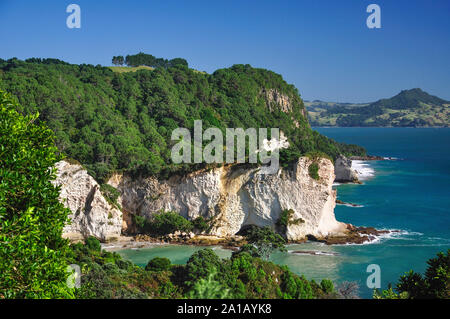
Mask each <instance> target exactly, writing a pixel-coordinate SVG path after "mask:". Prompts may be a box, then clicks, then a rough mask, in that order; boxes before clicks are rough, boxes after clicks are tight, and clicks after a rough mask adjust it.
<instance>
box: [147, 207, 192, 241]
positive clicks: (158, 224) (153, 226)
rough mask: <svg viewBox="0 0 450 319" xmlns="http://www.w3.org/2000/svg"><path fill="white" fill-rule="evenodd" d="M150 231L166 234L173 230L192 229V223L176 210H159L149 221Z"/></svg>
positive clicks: (184, 230) (186, 230) (185, 230)
mask: <svg viewBox="0 0 450 319" xmlns="http://www.w3.org/2000/svg"><path fill="white" fill-rule="evenodd" d="M148 228H149V230H150V232H152V233H154V234H156V235H166V234H170V233H173V232H175V231H177V230H178V231H182V232H189V231H191V230H192V229H193V226H192V223H191V222H190V221H188V220H187V219H186V218H184V217H183V216H181V215H179V214H177V213H176V212H171V211H169V212H160V213H157V214H155V215H154V216H153V218H152V220H151V221H150V222H149V225H148Z"/></svg>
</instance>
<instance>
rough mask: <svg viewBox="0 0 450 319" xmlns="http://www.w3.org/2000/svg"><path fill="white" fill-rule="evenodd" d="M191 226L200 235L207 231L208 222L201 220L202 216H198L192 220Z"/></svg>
mask: <svg viewBox="0 0 450 319" xmlns="http://www.w3.org/2000/svg"><path fill="white" fill-rule="evenodd" d="M192 225H193V227H194V229H196V230H198V231H199V232H201V233H204V232H206V231H208V229H209V221H208V220H206V219H205V218H203V217H202V216H199V217H197V218H195V219H194V220H192Z"/></svg>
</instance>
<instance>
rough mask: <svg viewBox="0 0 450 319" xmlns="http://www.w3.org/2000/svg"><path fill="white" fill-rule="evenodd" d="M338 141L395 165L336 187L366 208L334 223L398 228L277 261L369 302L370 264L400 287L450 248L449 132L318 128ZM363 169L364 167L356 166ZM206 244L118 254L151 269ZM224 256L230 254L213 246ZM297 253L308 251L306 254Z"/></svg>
mask: <svg viewBox="0 0 450 319" xmlns="http://www.w3.org/2000/svg"><path fill="white" fill-rule="evenodd" d="M316 130H317V131H319V132H320V133H322V134H324V135H326V136H328V137H331V138H333V139H335V140H337V141H339V142H347V143H353V144H359V145H362V146H364V147H366V149H367V150H368V153H369V154H371V155H380V156H384V157H393V158H397V159H396V160H386V161H370V162H364V163H363V164H366V165H365V166H363V167H364V168H365V169H366V172H368V171H367V169H372V170H373V171H374V172H373V176H368V177H367V179H363V182H364V184H363V185H355V184H345V185H337V186H335V188H336V189H337V190H338V199H340V200H342V201H344V202H348V203H354V204H358V205H361V206H360V207H350V206H346V205H337V206H336V209H335V214H336V218H337V219H338V220H339V221H343V222H347V223H351V224H354V225H357V226H373V227H376V228H378V229H397V230H400V232H398V233H391V234H388V235H386V236H382V237H380V238H378V239H377V240H376V241H374V242H372V243H368V244H363V245H335V246H327V245H325V244H321V243H313V242H308V243H304V244H299V245H289V246H288V252H287V253H281V252H277V253H274V254H273V255H272V256H271V260H272V261H273V262H275V263H277V264H281V265H287V266H289V268H290V269H291V270H292V271H293V272H295V273H297V274H303V275H305V277H306V278H308V279H315V280H316V281H320V280H321V279H323V278H329V279H331V280H333V281H334V282H336V283H340V282H343V281H356V282H358V284H359V287H360V289H359V295H360V296H361V297H362V298H371V296H372V289H369V288H368V287H367V286H366V279H367V276H368V275H370V274H369V273H367V272H366V269H367V266H368V265H370V264H378V265H379V266H380V268H381V285H382V288H386V287H387V285H388V283H393V284H394V283H396V282H397V280H398V277H399V276H400V275H402V274H403V273H404V272H406V271H408V270H410V269H414V270H415V271H418V272H424V271H425V269H426V266H427V264H426V260H427V259H429V258H432V257H434V256H435V255H436V253H438V252H439V251H446V250H447V249H450V197H449V194H450V184H449V181H450V129H448V128H414V129H413V128H316ZM358 165H359V167H361V163H358ZM203 248H204V247H195V246H181V245H158V246H154V247H150V248H142V249H124V250H119V251H118V253H120V254H121V255H122V256H123V257H124V258H127V259H129V260H131V261H133V262H134V263H136V264H138V265H140V266H145V265H146V264H147V262H148V260H150V259H152V258H153V257H156V256H159V257H167V258H169V259H170V260H171V261H172V262H173V263H176V264H182V263H185V262H186V261H187V260H188V258H189V256H190V255H192V253H194V252H195V251H197V250H199V249H203ZM213 249H214V250H215V251H216V253H217V254H218V255H219V256H220V257H223V258H225V257H229V256H230V255H231V251H230V250H225V249H222V248H220V247H213ZM296 251H306V252H305V253H304V254H300V253H296Z"/></svg>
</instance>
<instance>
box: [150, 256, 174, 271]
mask: <svg viewBox="0 0 450 319" xmlns="http://www.w3.org/2000/svg"><path fill="white" fill-rule="evenodd" d="M171 264H172V263H171V262H170V260H169V259H168V258H161V257H155V258H153V259H152V260H150V261H149V262H148V264H147V266H145V270H148V271H163V270H169V269H170V266H171Z"/></svg>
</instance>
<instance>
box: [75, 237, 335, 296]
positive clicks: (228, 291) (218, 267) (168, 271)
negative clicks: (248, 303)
mask: <svg viewBox="0 0 450 319" xmlns="http://www.w3.org/2000/svg"><path fill="white" fill-rule="evenodd" d="M70 251H71V254H70V258H69V262H70V263H75V264H78V265H80V267H81V269H82V276H81V288H78V289H75V294H76V297H77V298H83V299H84V298H114V299H115V298H136V299H140V298H195V299H199V298H200V299H203V298H247V299H260V298H270V299H276V298H289V299H291V298H325V297H330V296H331V298H335V297H336V295H333V294H330V291H333V289H334V287H333V286H332V285H333V284H332V283H331V282H329V284H328V285H326V284H323V283H322V284H321V285H318V284H316V283H315V282H314V281H308V280H306V279H305V278H303V277H299V276H297V275H296V274H293V273H291V272H290V271H289V270H288V269H287V267H285V266H284V267H280V266H278V265H276V264H274V263H272V262H268V261H264V260H262V259H260V258H256V257H252V256H251V255H250V254H248V253H247V252H246V251H242V252H241V253H237V254H233V256H232V257H231V258H225V259H221V258H219V256H217V255H216V254H215V252H214V251H213V250H211V249H202V250H199V251H197V252H196V253H194V254H193V255H192V256H191V257H190V258H189V260H188V262H187V263H186V264H185V265H170V261H168V259H166V258H154V259H152V260H151V261H150V262H149V263H148V265H147V267H146V269H143V268H142V267H138V266H136V265H134V264H132V263H131V262H129V261H126V260H123V259H122V258H121V257H120V256H119V255H118V254H117V253H111V252H106V251H98V250H96V249H90V248H89V247H88V246H87V245H86V244H81V243H78V244H74V245H71V250H70ZM150 268H151V269H150ZM330 285H331V287H330ZM323 287H326V288H325V289H324V288H323Z"/></svg>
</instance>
